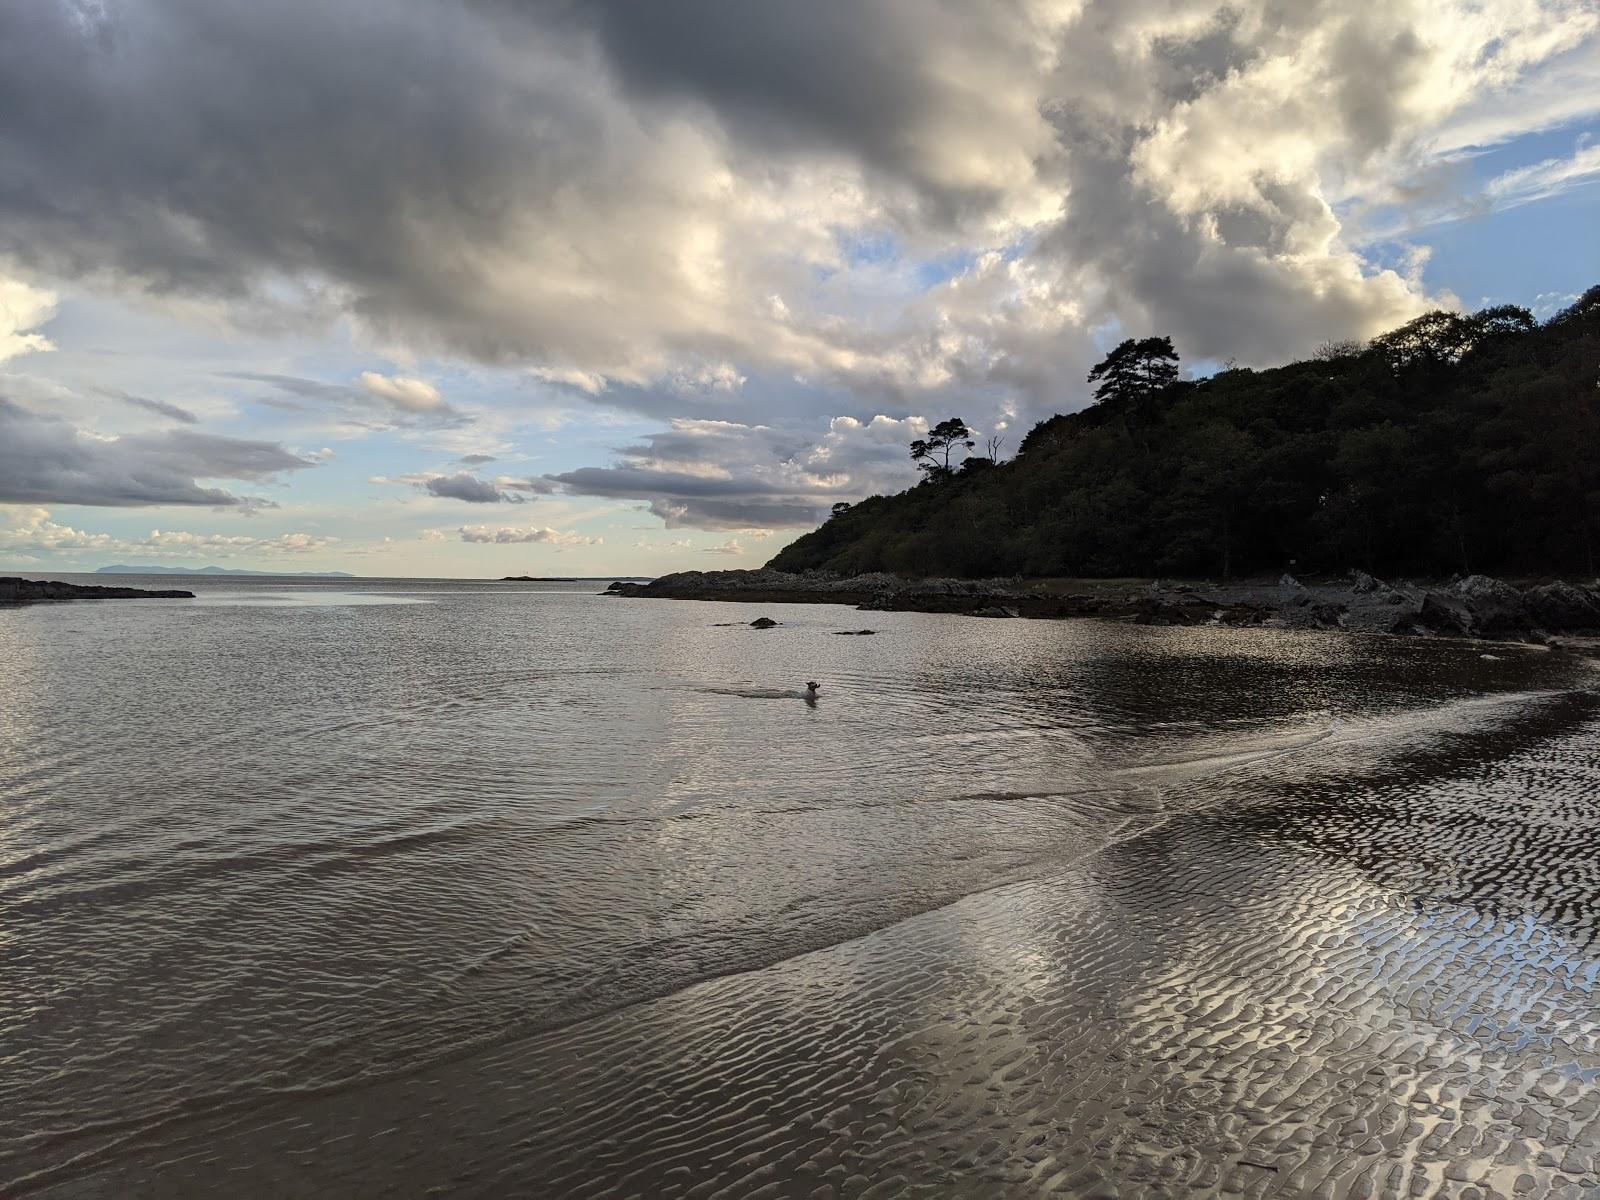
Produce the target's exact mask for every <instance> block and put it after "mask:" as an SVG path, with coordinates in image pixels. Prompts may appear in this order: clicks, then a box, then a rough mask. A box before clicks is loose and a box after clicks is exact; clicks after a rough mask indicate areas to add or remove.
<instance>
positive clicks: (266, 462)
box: [0, 397, 312, 508]
mask: <svg viewBox="0 0 1600 1200" xmlns="http://www.w3.org/2000/svg"><path fill="white" fill-rule="evenodd" d="M311 465H312V464H311V463H310V462H308V461H306V460H305V459H303V458H300V457H298V456H296V455H294V454H291V453H290V452H289V451H287V450H285V449H284V448H283V447H282V446H279V445H277V444H275V443H272V442H258V441H248V440H245V439H241V438H229V437H218V436H216V435H214V434H207V433H198V432H195V431H192V430H186V429H185V430H171V431H163V432H160V433H138V434H124V435H123V436H122V437H116V438H101V437H95V436H91V435H89V434H86V433H84V432H82V431H80V430H78V429H76V428H74V427H73V426H72V425H70V424H68V423H67V422H66V421H63V420H60V419H59V418H56V417H50V416H43V415H40V414H38V413H34V412H30V411H29V410H27V409H25V408H23V407H21V406H20V405H18V404H15V403H13V402H12V401H10V400H7V399H5V398H4V397H0V503H8V504H92V505H104V506H109V507H116V508H129V507H139V506H142V505H151V504H191V505H211V506H230V507H231V506H247V501H246V500H245V499H242V498H241V497H239V496H236V495H234V494H233V493H231V492H227V491H224V490H222V489H220V488H214V487H204V486H201V484H200V483H198V482H197V481H198V480H200V479H243V480H250V481H255V482H261V481H264V480H267V479H270V478H272V477H273V476H275V475H277V474H278V473H279V472H282V471H295V470H299V469H300V468H302V467H309V466H311Z"/></svg>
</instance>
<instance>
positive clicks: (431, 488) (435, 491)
mask: <svg viewBox="0 0 1600 1200" xmlns="http://www.w3.org/2000/svg"><path fill="white" fill-rule="evenodd" d="M419 486H420V487H421V488H422V490H423V491H425V492H427V493H428V495H430V496H438V497H439V498H440V499H443V500H465V501H466V502H467V503H468V504H506V503H510V504H519V503H521V502H522V497H521V496H513V495H510V494H508V493H506V492H503V491H501V490H500V489H499V488H497V487H496V486H495V485H494V484H492V483H487V482H485V481H484V480H482V479H479V478H478V477H477V476H476V475H468V474H466V473H465V472H462V473H461V474H459V475H435V476H433V477H432V478H431V479H426V480H424V481H423V482H422V483H421V484H420V485H419Z"/></svg>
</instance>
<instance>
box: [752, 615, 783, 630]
mask: <svg viewBox="0 0 1600 1200" xmlns="http://www.w3.org/2000/svg"><path fill="white" fill-rule="evenodd" d="M775 625H777V622H776V621H774V620H773V619H772V618H771V617H757V618H756V619H755V620H754V621H751V622H750V628H751V629H771V628H773V627H774V626H775Z"/></svg>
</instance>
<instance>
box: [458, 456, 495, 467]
mask: <svg viewBox="0 0 1600 1200" xmlns="http://www.w3.org/2000/svg"><path fill="white" fill-rule="evenodd" d="M494 461H495V457H494V455H492V454H463V455H462V456H461V457H460V458H458V459H456V462H458V463H460V464H461V465H462V466H464V467H481V466H482V465H483V464H484V463H492V462H494Z"/></svg>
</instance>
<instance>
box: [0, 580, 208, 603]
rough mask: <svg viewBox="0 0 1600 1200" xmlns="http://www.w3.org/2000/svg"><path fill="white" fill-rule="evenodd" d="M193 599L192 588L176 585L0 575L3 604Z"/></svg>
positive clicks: (0, 600)
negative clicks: (156, 587)
mask: <svg viewBox="0 0 1600 1200" xmlns="http://www.w3.org/2000/svg"><path fill="white" fill-rule="evenodd" d="M153 599H160V600H193V599H194V593H193V592H183V591H179V590H178V589H176V588H172V589H163V590H159V591H154V590H150V589H147V588H131V587H101V586H99V585H97V584H88V583H54V582H52V581H50V580H47V579H16V578H4V579H0V604H36V603H39V602H42V601H52V600H153Z"/></svg>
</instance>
